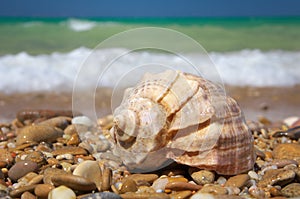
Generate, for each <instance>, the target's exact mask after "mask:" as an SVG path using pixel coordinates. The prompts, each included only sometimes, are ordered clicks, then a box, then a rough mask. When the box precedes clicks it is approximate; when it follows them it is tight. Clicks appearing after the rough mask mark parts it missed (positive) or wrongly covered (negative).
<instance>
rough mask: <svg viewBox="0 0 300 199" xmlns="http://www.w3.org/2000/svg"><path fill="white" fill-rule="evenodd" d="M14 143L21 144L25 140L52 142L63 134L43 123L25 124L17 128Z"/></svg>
mask: <svg viewBox="0 0 300 199" xmlns="http://www.w3.org/2000/svg"><path fill="white" fill-rule="evenodd" d="M17 134H18V135H17V138H16V144H17V145H21V144H24V143H27V142H37V143H39V142H54V141H56V139H57V138H59V137H61V136H62V135H63V131H62V130H61V129H59V128H54V127H51V126H45V125H33V126H26V127H24V128H22V129H19V130H18V133H17Z"/></svg>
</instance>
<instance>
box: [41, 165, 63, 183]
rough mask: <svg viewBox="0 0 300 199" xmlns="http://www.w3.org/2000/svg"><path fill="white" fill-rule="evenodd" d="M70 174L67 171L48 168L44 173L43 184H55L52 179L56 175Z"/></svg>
mask: <svg viewBox="0 0 300 199" xmlns="http://www.w3.org/2000/svg"><path fill="white" fill-rule="evenodd" d="M65 174H68V173H67V172H66V171H64V170H61V169H56V168H48V169H46V170H45V171H44V178H43V182H44V183H45V184H53V183H52V177H53V176H55V175H65Z"/></svg>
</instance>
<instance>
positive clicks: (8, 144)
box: [7, 142, 16, 148]
mask: <svg viewBox="0 0 300 199" xmlns="http://www.w3.org/2000/svg"><path fill="white" fill-rule="evenodd" d="M7 147H8V148H16V144H14V143H12V142H9V143H7Z"/></svg>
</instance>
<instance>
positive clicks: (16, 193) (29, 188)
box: [9, 184, 37, 198]
mask: <svg viewBox="0 0 300 199" xmlns="http://www.w3.org/2000/svg"><path fill="white" fill-rule="evenodd" d="M36 186H37V185H36V184H33V185H28V186H22V187H19V188H17V189H14V190H12V191H11V192H9V195H10V196H11V197H12V198H19V197H21V195H22V194H23V193H24V192H26V191H28V192H33V191H34V189H35V187H36Z"/></svg>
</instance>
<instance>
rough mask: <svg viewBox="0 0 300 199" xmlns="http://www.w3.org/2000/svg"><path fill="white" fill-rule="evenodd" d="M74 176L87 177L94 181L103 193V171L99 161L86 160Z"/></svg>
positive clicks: (76, 169) (74, 172)
mask: <svg viewBox="0 0 300 199" xmlns="http://www.w3.org/2000/svg"><path fill="white" fill-rule="evenodd" d="M73 175H78V176H82V177H85V178H87V179H89V180H91V181H93V182H94V183H95V184H96V186H97V189H98V190H99V191H101V185H102V171H101V168H100V166H99V164H98V162H97V161H91V160H86V161H83V162H81V163H80V164H79V165H78V166H77V167H76V168H75V170H74V171H73Z"/></svg>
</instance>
